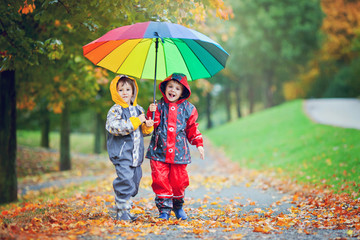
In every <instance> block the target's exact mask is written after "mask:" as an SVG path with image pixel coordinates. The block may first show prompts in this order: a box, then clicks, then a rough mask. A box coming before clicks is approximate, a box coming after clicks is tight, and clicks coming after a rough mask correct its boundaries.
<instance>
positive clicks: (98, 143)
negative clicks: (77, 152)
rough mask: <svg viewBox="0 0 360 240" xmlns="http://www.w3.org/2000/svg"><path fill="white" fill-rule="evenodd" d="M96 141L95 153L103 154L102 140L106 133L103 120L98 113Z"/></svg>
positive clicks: (96, 117)
mask: <svg viewBox="0 0 360 240" xmlns="http://www.w3.org/2000/svg"><path fill="white" fill-rule="evenodd" d="M95 119H96V121H95V140H94V153H97V154H99V153H101V149H102V147H101V139H102V136H103V133H104V125H103V120H102V119H101V114H100V113H96V116H95Z"/></svg>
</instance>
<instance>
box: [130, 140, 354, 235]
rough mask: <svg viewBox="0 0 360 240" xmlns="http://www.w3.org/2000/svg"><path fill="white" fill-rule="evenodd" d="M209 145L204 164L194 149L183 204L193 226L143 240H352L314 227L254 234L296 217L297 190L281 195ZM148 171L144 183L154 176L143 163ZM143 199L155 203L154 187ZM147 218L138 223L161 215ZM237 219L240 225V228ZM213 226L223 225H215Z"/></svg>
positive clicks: (141, 194) (176, 227) (265, 180)
mask: <svg viewBox="0 0 360 240" xmlns="http://www.w3.org/2000/svg"><path fill="white" fill-rule="evenodd" d="M205 147H206V159H205V160H201V159H200V157H199V154H198V152H197V150H196V149H195V148H194V147H193V148H192V149H191V151H192V159H193V162H192V163H191V164H190V165H189V166H188V171H189V175H190V186H189V187H188V189H187V190H186V193H185V195H186V198H185V206H184V209H185V211H186V212H187V214H188V216H189V220H188V222H189V223H187V224H185V225H178V224H172V225H171V227H170V228H163V229H162V230H161V234H160V235H157V234H153V233H150V234H148V235H146V236H145V238H144V239H151V240H152V239H154V240H155V239H164V240H165V239H198V238H200V239H249V240H252V239H254V240H257V239H335V238H337V237H339V238H341V237H348V235H347V234H346V230H330V229H313V228H312V229H311V230H310V228H309V229H308V231H309V232H311V234H306V233H305V232H306V230H304V229H302V227H300V228H299V226H297V227H295V228H294V227H291V226H292V225H291V224H290V225H291V226H290V225H289V229H286V228H281V227H280V228H279V229H277V230H276V229H272V230H271V231H270V232H269V233H270V234H264V233H261V232H255V231H254V228H255V227H256V226H258V227H259V228H260V229H261V228H262V227H263V226H265V225H266V224H267V223H269V224H270V222H271V221H274V219H277V220H280V219H282V218H284V219H286V218H287V217H286V216H289V215H292V214H294V213H293V212H292V209H295V208H296V207H297V206H296V204H294V202H293V197H294V195H293V193H294V192H295V191H296V190H297V189H293V190H294V191H293V192H291V189H288V190H290V192H281V191H280V190H277V189H275V188H273V187H272V183H271V182H270V181H271V179H269V178H267V177H266V176H264V175H262V174H261V173H259V172H255V171H253V172H252V171H249V170H244V169H241V168H240V167H239V166H238V165H236V164H234V163H233V162H231V161H229V160H228V159H227V158H226V157H225V156H224V154H223V153H222V152H221V151H219V150H218V149H215V148H214V147H213V146H212V145H211V144H210V143H209V142H208V141H206V142H205ZM143 169H144V179H146V178H150V170H149V168H148V163H145V164H144V168H143ZM275 185H276V184H274V186H275ZM278 189H281V187H280V188H278ZM144 198H145V199H148V200H150V201H147V203H146V204H147V208H149V207H150V206H151V205H154V203H153V198H154V194H153V193H152V191H151V190H150V189H144V188H141V189H140V191H139V195H138V196H137V197H136V198H135V202H136V200H138V201H141V199H144ZM268 213H271V214H270V215H271V218H267V217H266V214H268ZM145 215H147V216H142V217H140V220H139V221H140V223H139V224H144V223H147V222H148V221H149V220H148V219H149V215H151V216H152V217H155V218H156V217H157V216H158V213H157V210H156V209H155V208H152V210H150V211H147V212H146V214H145ZM253 217H254V218H253ZM277 217H278V218H277ZM240 219H241V220H240ZM246 219H249V220H246ZM304 219H305V218H304ZM171 220H173V221H174V220H175V217H174V216H172V217H171ZM237 221H239V222H241V224H240V225H237ZM247 221H248V222H247ZM300 222H301V221H300ZM214 224H219V225H218V226H217V227H213V226H212V225H214ZM270 225H271V224H270ZM294 225H296V224H295V223H294ZM197 227H198V229H197ZM299 229H300V230H299ZM303 230H304V231H303ZM197 231H200V233H199V232H197Z"/></svg>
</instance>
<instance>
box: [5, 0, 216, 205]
mask: <svg viewBox="0 0 360 240" xmlns="http://www.w3.org/2000/svg"><path fill="white" fill-rule="evenodd" d="M221 2H222V1H221V0H206V1H200V0H187V1H170V2H169V1H166V0H163V1H161V2H159V1H157V2H153V1H137V2H134V1H131V0H124V1H98V0H79V1H71V0H63V1H57V0H55V1H37V0H35V1H31V0H25V1H24V0H12V1H5V2H4V3H3V4H1V5H0V15H1V19H0V33H1V34H0V46H1V49H0V54H1V67H0V71H1V78H0V80H1V86H2V91H4V92H6V93H10V94H12V95H11V97H9V98H7V99H9V101H10V104H3V105H1V106H2V108H1V112H0V114H1V116H4V120H6V121H3V122H2V125H1V131H2V132H1V133H2V134H1V135H0V137H1V140H0V142H1V143H3V144H2V147H3V148H4V151H6V154H2V155H1V161H0V163H1V165H0V168H1V172H5V171H7V170H9V171H8V172H7V173H8V178H7V179H16V171H15V159H16V124H15V122H16V119H15V117H14V115H13V112H15V97H13V96H15V94H16V90H15V79H16V81H17V82H18V86H19V87H23V84H22V83H23V82H26V81H28V82H29V84H30V85H31V86H32V88H31V91H29V92H30V93H29V94H28V95H30V94H39V96H40V95H42V94H44V95H46V96H47V97H48V100H49V106H50V108H52V109H53V111H54V112H56V111H59V112H64V114H63V122H64V126H63V128H64V129H63V130H62V134H61V135H62V138H64V139H62V140H61V142H62V143H63V144H62V145H61V149H62V150H61V152H62V153H64V154H63V156H64V159H65V160H64V161H63V160H61V162H62V163H63V164H60V165H61V166H63V167H61V168H62V169H68V168H69V167H70V164H69V160H68V158H69V157H68V156H69V151H70V150H69V141H68V139H67V138H68V137H69V130H68V129H69V126H68V121H67V120H66V118H67V117H68V115H67V113H68V111H69V110H68V107H71V105H69V102H73V101H77V100H78V99H79V98H86V97H89V96H95V95H96V93H97V91H98V87H99V86H98V84H96V82H94V81H92V80H91V79H92V78H89V77H87V76H88V75H89V74H90V73H89V72H86V71H85V70H86V68H85V67H86V65H87V64H89V63H88V62H86V61H85V60H84V59H83V58H82V52H81V49H82V48H81V47H82V45H85V44H86V43H88V42H90V41H92V40H93V39H95V38H96V37H98V36H100V35H102V34H104V33H105V32H106V31H108V30H110V29H111V28H113V27H114V26H119V25H125V24H132V23H135V22H138V21H145V20H146V21H148V20H169V19H172V20H174V19H177V20H178V21H180V22H181V23H183V24H192V23H194V22H195V20H196V17H200V18H201V17H203V16H205V15H206V10H207V8H208V7H210V8H214V9H218V10H219V11H221V8H222V6H221V5H219V6H218V5H217V4H218V3H221ZM192 13H196V14H195V15H192ZM29 68H31V69H32V71H33V74H32V75H29V76H27V77H26V79H24V78H18V77H17V73H24V72H26V71H27V70H29ZM43 74H45V75H47V76H49V77H43ZM80 79H81V80H80ZM86 80H88V81H91V82H86ZM10 83H11V84H10ZM22 92H23V93H24V92H25V91H22ZM25 96H26V95H25V94H24V96H22V97H24V98H25ZM35 99H41V97H38V98H35ZM9 101H6V102H9ZM49 106H48V107H49ZM3 129H9V131H10V132H6V131H5V130H4V133H6V134H3ZM5 156H6V158H5ZM8 168H11V171H10V169H8ZM2 176H4V175H2ZM0 187H1V191H6V192H8V193H14V192H16V188H17V183H16V181H8V180H6V179H4V178H2V179H0ZM5 187H6V189H5ZM13 200H16V195H14V194H10V195H9V197H8V198H6V199H4V200H3V201H4V202H9V201H13Z"/></svg>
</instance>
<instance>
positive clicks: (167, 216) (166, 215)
mask: <svg viewBox="0 0 360 240" xmlns="http://www.w3.org/2000/svg"><path fill="white" fill-rule="evenodd" d="M159 218H161V219H165V220H169V218H170V214H169V213H166V212H163V213H160V215H159Z"/></svg>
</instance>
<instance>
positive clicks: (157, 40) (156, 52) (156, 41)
mask: <svg viewBox="0 0 360 240" xmlns="http://www.w3.org/2000/svg"><path fill="white" fill-rule="evenodd" d="M158 48H159V38H156V40H155V76H154V98H153V103H154V104H155V98H156V70H157V55H158ZM154 118H155V112H153V115H152V119H153V120H154Z"/></svg>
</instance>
